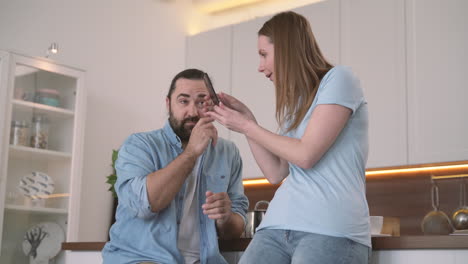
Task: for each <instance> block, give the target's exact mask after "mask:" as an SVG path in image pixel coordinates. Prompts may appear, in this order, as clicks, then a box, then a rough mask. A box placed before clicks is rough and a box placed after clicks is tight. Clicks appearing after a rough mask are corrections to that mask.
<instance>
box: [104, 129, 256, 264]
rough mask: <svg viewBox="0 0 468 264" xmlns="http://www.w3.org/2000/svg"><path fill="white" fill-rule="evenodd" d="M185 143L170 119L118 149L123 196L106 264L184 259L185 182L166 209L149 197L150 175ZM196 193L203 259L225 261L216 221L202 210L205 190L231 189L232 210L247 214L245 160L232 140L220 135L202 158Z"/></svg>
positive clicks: (212, 263) (119, 192) (212, 262)
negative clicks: (180, 242)
mask: <svg viewBox="0 0 468 264" xmlns="http://www.w3.org/2000/svg"><path fill="white" fill-rule="evenodd" d="M182 151H183V149H182V143H181V141H180V139H179V138H178V137H177V135H176V134H175V133H174V131H173V130H172V128H171V126H170V125H169V123H168V122H166V124H165V126H164V127H163V128H162V129H159V130H155V131H151V132H144V133H138V134H133V135H131V136H130V137H129V138H128V139H127V140H126V141H125V143H124V144H123V145H122V147H121V148H120V150H119V157H118V159H117V161H116V170H117V175H118V177H117V182H116V184H115V190H116V192H117V195H118V197H119V204H118V207H117V212H116V222H115V223H114V224H113V225H112V227H111V229H110V241H109V242H107V243H106V245H105V246H104V249H103V251H102V256H103V259H104V264H106V263H108V264H121V263H139V262H143V261H150V262H156V263H162V264H166V263H168V264H169V263H184V259H183V257H182V255H181V254H180V252H179V250H178V248H177V232H178V226H179V225H178V224H179V221H180V218H181V217H182V208H183V197H184V193H185V187H186V184H185V183H184V184H183V186H182V188H181V190H180V191H179V192H178V193H177V195H176V197H175V198H174V200H173V201H172V202H171V203H170V204H169V205H168V206H167V208H165V209H163V210H161V211H159V212H157V213H154V212H152V211H151V209H150V204H149V201H148V195H147V188H146V176H147V175H148V174H150V173H152V172H154V171H157V170H159V169H162V168H164V167H166V166H167V165H168V164H169V163H170V162H172V161H173V160H174V159H175V158H176V157H177V156H179V155H180V154H181V153H182ZM200 159H201V161H200V167H199V169H198V171H197V173H198V182H197V184H198V186H199V188H197V194H196V195H198V200H199V203H200V204H199V208H200V209H199V210H200V211H199V213H198V215H199V219H198V220H199V223H200V259H201V263H206V264H218V263H223V264H224V263H227V262H226V261H225V260H224V258H223V257H222V256H221V254H220V252H219V248H218V239H217V233H216V227H215V222H214V220H212V219H209V218H208V217H207V216H206V215H204V214H203V211H202V209H201V206H202V204H203V203H204V202H205V198H206V197H205V192H206V191H208V190H209V191H212V192H215V193H217V192H227V193H228V195H229V198H230V199H231V202H232V205H231V206H232V211H233V212H235V213H238V214H240V215H241V216H242V217H244V219H245V214H246V211H247V208H248V200H247V197H246V196H245V195H244V187H243V185H242V160H241V158H240V155H239V151H238V149H237V147H236V146H235V145H234V143H232V142H230V141H227V140H224V139H221V138H219V139H218V142H217V144H216V146H214V147H213V146H212V145H211V144H210V145H209V147H208V148H207V149H206V150H205V152H204V153H203V154H202V156H201V157H200Z"/></svg>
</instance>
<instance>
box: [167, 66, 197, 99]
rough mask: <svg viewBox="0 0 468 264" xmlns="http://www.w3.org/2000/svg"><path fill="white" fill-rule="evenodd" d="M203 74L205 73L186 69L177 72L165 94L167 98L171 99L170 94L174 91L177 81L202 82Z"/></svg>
mask: <svg viewBox="0 0 468 264" xmlns="http://www.w3.org/2000/svg"><path fill="white" fill-rule="evenodd" d="M204 74H205V72H204V71H201V70H199V69H186V70H183V71H181V72H179V73H178V74H177V75H176V76H174V79H172V82H171V86H170V87H169V91H168V92H167V98H169V99H171V96H172V93H173V92H174V90H175V86H176V82H177V80H179V79H181V78H183V79H189V80H203V75H204Z"/></svg>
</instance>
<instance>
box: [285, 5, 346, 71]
mask: <svg viewBox="0 0 468 264" xmlns="http://www.w3.org/2000/svg"><path fill="white" fill-rule="evenodd" d="M293 11H294V12H296V13H299V14H301V15H303V16H304V17H305V18H307V20H309V23H310V26H311V27H312V32H313V33H314V36H315V38H316V40H317V43H318V45H319V47H320V50H321V51H322V53H323V56H325V58H327V60H328V61H329V62H330V63H331V64H333V65H336V64H340V63H341V58H340V1H339V0H327V1H323V2H318V3H315V4H311V5H307V6H304V7H301V8H297V9H294V10H293Z"/></svg>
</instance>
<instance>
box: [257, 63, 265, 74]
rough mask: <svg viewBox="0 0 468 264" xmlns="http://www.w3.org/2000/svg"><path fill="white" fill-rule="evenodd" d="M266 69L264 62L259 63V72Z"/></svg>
mask: <svg viewBox="0 0 468 264" xmlns="http://www.w3.org/2000/svg"><path fill="white" fill-rule="evenodd" d="M264 70H265V68H264V67H263V64H262V63H260V64H259V65H258V71H259V72H263V71H264Z"/></svg>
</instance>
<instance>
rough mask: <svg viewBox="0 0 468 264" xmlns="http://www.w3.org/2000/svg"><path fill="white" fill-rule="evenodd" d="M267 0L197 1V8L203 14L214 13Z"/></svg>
mask: <svg viewBox="0 0 468 264" xmlns="http://www.w3.org/2000/svg"><path fill="white" fill-rule="evenodd" d="M265 1H268V0H220V1H219V0H218V1H207V0H203V1H200V0H199V1H198V2H200V3H199V4H198V6H199V7H198V10H200V12H202V13H204V14H214V13H219V12H223V11H227V10H230V9H233V8H238V7H245V6H249V5H253V4H257V3H259V2H265Z"/></svg>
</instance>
